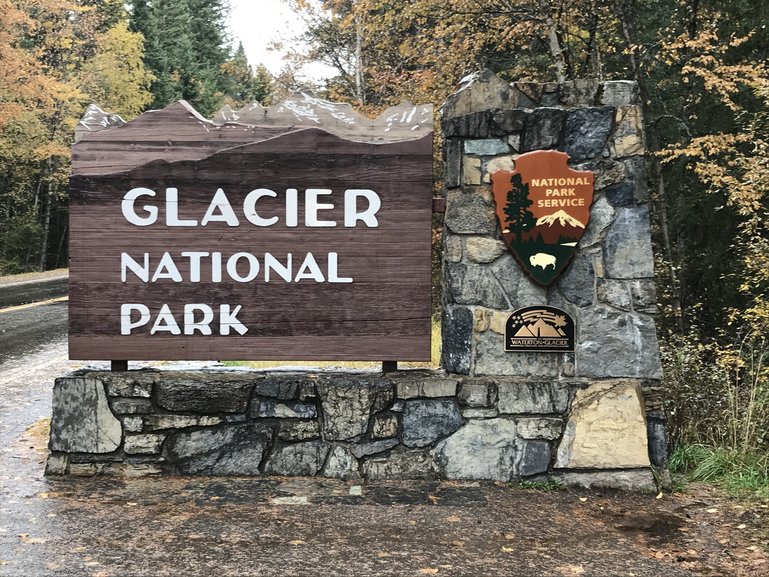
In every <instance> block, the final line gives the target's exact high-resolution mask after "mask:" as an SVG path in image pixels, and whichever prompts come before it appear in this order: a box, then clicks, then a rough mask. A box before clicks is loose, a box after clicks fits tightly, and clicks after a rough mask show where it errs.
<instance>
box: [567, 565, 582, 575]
mask: <svg viewBox="0 0 769 577" xmlns="http://www.w3.org/2000/svg"><path fill="white" fill-rule="evenodd" d="M568 569H569V571H571V574H572V575H582V574H583V573H584V572H585V568H584V567H582V565H569V567H568Z"/></svg>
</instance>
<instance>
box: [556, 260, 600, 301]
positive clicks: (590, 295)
mask: <svg viewBox="0 0 769 577" xmlns="http://www.w3.org/2000/svg"><path fill="white" fill-rule="evenodd" d="M594 258H595V257H594V255H593V253H591V252H587V251H580V252H578V253H577V255H576V256H575V258H574V260H573V261H572V263H571V265H569V268H568V269H567V270H566V273H564V275H563V276H561V278H559V279H558V281H557V282H556V286H557V287H558V290H559V291H560V293H561V294H562V295H563V297H564V298H565V299H566V300H567V301H569V302H570V303H573V304H575V305H577V306H580V307H585V306H588V305H591V304H593V301H594V300H595V290H596V289H595V285H596V278H595V267H593V260H594Z"/></svg>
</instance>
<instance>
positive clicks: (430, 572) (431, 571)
mask: <svg viewBox="0 0 769 577" xmlns="http://www.w3.org/2000/svg"><path fill="white" fill-rule="evenodd" d="M419 572H420V573H421V574H422V575H435V574H436V573H437V572H438V569H436V568H434V567H425V568H424V569H420V570H419Z"/></svg>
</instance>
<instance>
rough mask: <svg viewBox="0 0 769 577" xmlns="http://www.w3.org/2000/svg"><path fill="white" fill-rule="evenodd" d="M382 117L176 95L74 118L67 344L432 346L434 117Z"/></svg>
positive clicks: (251, 353)
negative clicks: (365, 133)
mask: <svg viewBox="0 0 769 577" xmlns="http://www.w3.org/2000/svg"><path fill="white" fill-rule="evenodd" d="M359 131H360V128H359ZM394 132H395V134H393V135H389V137H388V135H387V134H385V135H384V137H388V138H384V137H382V135H379V138H378V140H377V139H375V138H370V139H368V141H366V142H361V141H354V140H349V139H347V138H345V137H344V136H343V135H342V136H340V135H336V134H333V133H331V132H327V131H325V130H323V129H318V128H299V129H297V128H291V127H276V126H269V127H258V126H248V125H243V124H237V123H233V122H225V123H222V124H214V123H213V122H209V121H206V120H204V119H201V118H200V117H199V116H198V115H197V113H196V112H195V111H194V110H192V109H190V108H189V107H188V106H187V105H185V104H183V103H179V104H176V105H172V106H171V107H169V108H166V109H165V110H163V111H159V112H153V113H147V114H144V115H142V116H141V117H139V118H138V119H136V120H135V121H133V122H129V123H127V124H125V125H123V126H118V127H114V128H109V129H108V130H102V131H99V132H94V133H93V134H86V135H85V136H84V137H82V138H81V140H80V141H79V142H78V143H77V144H76V145H75V146H74V148H73V176H72V179H71V191H70V198H71V201H70V202H71V204H70V227H71V233H70V254H71V261H70V358H73V359H128V360H139V359H146V360H161V359H169V360H176V359H190V360H193V359H200V360H213V359H218V360H227V359H230V360H235V359H286V360H288V359H292V360H320V359H328V360H343V359H349V360H428V359H429V358H430V334H431V330H430V328H431V327H430V314H431V307H430V285H431V276H430V238H431V234H430V229H431V208H432V193H431V192H432V191H431V189H432V174H431V171H432V164H431V163H432V134H431V133H429V132H426V131H425V130H424V129H422V130H420V131H414V134H413V135H406V138H408V139H404V136H403V130H401V131H394Z"/></svg>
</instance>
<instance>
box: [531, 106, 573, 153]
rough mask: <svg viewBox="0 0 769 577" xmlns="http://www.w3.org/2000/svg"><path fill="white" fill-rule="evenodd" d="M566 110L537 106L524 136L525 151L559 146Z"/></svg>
mask: <svg viewBox="0 0 769 577" xmlns="http://www.w3.org/2000/svg"><path fill="white" fill-rule="evenodd" d="M565 121H566V111H565V110H561V109H559V108H537V109H536V110H534V111H533V112H532V113H531V114H530V115H529V119H528V122H527V125H526V132H525V134H524V136H523V151H524V152H528V151H530V150H542V149H547V148H557V147H558V145H559V144H560V142H561V136H562V134H563V127H564V124H565Z"/></svg>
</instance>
